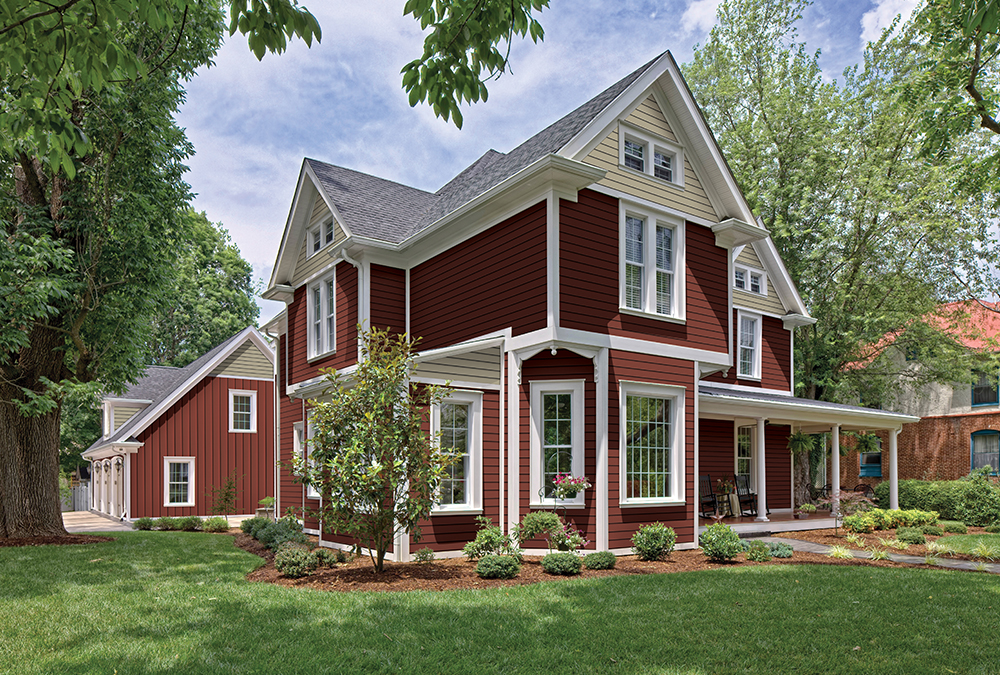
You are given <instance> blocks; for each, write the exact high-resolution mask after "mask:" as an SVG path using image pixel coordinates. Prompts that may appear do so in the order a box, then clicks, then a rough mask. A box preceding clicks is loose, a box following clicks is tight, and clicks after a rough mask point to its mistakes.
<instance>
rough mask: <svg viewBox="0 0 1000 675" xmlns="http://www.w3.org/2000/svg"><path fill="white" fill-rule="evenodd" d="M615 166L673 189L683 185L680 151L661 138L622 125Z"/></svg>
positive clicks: (681, 155) (682, 159)
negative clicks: (635, 172)
mask: <svg viewBox="0 0 1000 675" xmlns="http://www.w3.org/2000/svg"><path fill="white" fill-rule="evenodd" d="M618 136H619V138H620V139H621V141H620V145H619V157H618V161H619V164H620V165H621V166H622V167H624V168H626V169H629V170H630V171H637V172H639V173H643V174H646V175H647V176H651V177H652V178H655V179H657V180H660V181H663V182H665V183H670V184H671V185H674V186H677V187H683V185H684V171H683V166H684V150H683V148H681V146H680V145H678V144H677V143H674V142H673V141H670V140H668V139H666V138H663V137H662V136H658V135H656V134H654V133H651V132H649V131H646V130H644V129H638V128H636V127H632V126H627V125H624V124H622V125H621V126H620V128H619V132H618Z"/></svg>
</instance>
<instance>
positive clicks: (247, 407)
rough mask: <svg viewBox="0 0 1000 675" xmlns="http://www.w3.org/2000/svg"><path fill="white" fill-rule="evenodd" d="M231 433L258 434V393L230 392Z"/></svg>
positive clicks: (232, 390) (236, 390)
mask: <svg viewBox="0 0 1000 675" xmlns="http://www.w3.org/2000/svg"><path fill="white" fill-rule="evenodd" d="M229 431H231V432H234V433H256V432H257V392H255V391H241V390H238V389H230V390H229Z"/></svg>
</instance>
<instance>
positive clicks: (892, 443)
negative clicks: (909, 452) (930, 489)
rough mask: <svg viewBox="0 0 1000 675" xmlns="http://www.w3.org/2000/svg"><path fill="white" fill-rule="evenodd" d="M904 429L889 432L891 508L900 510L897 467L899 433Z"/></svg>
mask: <svg viewBox="0 0 1000 675" xmlns="http://www.w3.org/2000/svg"><path fill="white" fill-rule="evenodd" d="M902 430H903V429H902V427H901V428H899V429H893V430H892V431H890V432H889V508H890V509H898V508H899V466H898V465H897V450H898V443H899V441H898V439H899V432H900V431H902Z"/></svg>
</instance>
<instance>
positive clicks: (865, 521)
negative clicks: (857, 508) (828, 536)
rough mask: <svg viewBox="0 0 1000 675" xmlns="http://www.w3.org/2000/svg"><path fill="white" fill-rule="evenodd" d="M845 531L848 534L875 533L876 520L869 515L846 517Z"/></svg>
mask: <svg viewBox="0 0 1000 675" xmlns="http://www.w3.org/2000/svg"><path fill="white" fill-rule="evenodd" d="M844 529H845V530H847V531H848V532H855V533H859V534H860V533H862V532H874V531H875V520H874V519H873V518H872V516H871V514H869V513H855V514H854V515H852V516H844Z"/></svg>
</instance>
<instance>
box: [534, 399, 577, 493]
mask: <svg viewBox="0 0 1000 675" xmlns="http://www.w3.org/2000/svg"><path fill="white" fill-rule="evenodd" d="M583 392H584V386H583V381H582V380H577V381H570V382H556V381H546V380H542V381H534V382H532V383H531V492H532V494H531V505H533V506H536V507H537V506H541V505H550V504H554V503H555V499H554V498H553V496H552V481H553V479H554V478H555V477H556V474H560V473H569V474H572V475H574V476H582V475H583V428H584V427H583V422H584V420H583ZM561 503H569V504H578V505H580V506H582V505H583V504H584V495H583V493H582V492H581V493H579V494H578V495H577V496H576V497H574V498H573V499H566V500H564V501H563V502H561Z"/></svg>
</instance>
